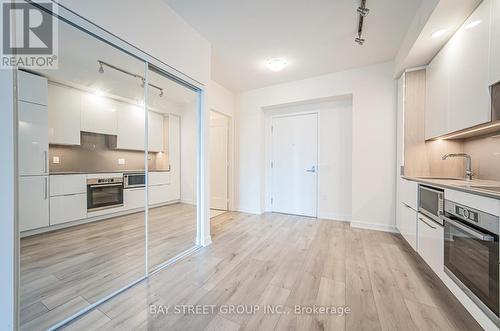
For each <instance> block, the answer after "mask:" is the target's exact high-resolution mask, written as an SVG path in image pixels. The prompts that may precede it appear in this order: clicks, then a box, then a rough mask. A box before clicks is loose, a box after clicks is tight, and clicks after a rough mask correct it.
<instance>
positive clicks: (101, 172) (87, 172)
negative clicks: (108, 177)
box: [49, 169, 170, 175]
mask: <svg viewBox="0 0 500 331" xmlns="http://www.w3.org/2000/svg"><path fill="white" fill-rule="evenodd" d="M144 171H145V170H144V169H142V170H137V169H127V170H123V169H120V170H117V169H114V170H92V171H50V172H49V175H79V174H83V175H84V174H113V173H119V174H126V173H137V172H144ZM149 172H170V169H149Z"/></svg>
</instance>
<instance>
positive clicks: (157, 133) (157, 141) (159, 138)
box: [148, 111, 163, 152]
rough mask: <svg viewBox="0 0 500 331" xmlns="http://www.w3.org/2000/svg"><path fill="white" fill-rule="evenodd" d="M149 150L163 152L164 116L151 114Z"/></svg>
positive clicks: (149, 119) (149, 121)
mask: <svg viewBox="0 0 500 331" xmlns="http://www.w3.org/2000/svg"><path fill="white" fill-rule="evenodd" d="M148 127H149V130H148V147H149V148H148V149H149V151H150V152H161V151H163V115H161V114H158V113H155V112H151V111H150V112H149V118H148Z"/></svg>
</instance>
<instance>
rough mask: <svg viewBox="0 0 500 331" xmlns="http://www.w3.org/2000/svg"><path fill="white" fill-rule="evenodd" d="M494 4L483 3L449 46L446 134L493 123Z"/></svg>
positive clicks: (489, 2)
mask: <svg viewBox="0 0 500 331" xmlns="http://www.w3.org/2000/svg"><path fill="white" fill-rule="evenodd" d="M491 3H492V1H491V0H484V1H483V2H482V3H481V4H480V5H479V6H478V8H477V9H476V10H475V11H474V12H473V13H472V14H471V15H470V16H469V18H468V19H467V20H466V21H465V23H464V24H463V25H462V27H461V28H460V29H459V30H458V31H457V32H456V33H455V35H453V37H452V38H451V39H450V41H449V42H448V44H447V45H446V47H447V48H448V50H447V54H448V56H447V57H446V59H447V62H448V70H449V106H448V111H449V116H448V128H447V132H455V131H459V130H462V129H466V128H469V127H472V126H475V125H479V124H483V123H486V122H489V121H490V120H491V107H490V103H491V101H490V94H489V88H488V87H489V83H488V81H489V66H488V63H489V55H490V54H489V43H490V12H491ZM492 60H493V59H492Z"/></svg>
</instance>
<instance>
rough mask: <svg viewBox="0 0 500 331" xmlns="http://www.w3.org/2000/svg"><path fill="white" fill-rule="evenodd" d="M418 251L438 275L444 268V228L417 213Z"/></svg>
mask: <svg viewBox="0 0 500 331" xmlns="http://www.w3.org/2000/svg"><path fill="white" fill-rule="evenodd" d="M417 229H418V230H417V232H418V245H417V246H418V253H419V255H420V256H421V257H422V258H423V259H424V261H425V262H426V263H427V264H428V265H429V267H431V269H432V270H433V271H434V272H435V273H436V274H437V275H438V276H439V277H441V275H442V274H443V272H444V271H443V268H444V237H443V236H444V229H443V227H442V226H441V225H440V224H437V223H436V222H434V221H432V220H431V219H429V218H428V217H426V216H424V215H422V214H420V213H419V214H418V228H417Z"/></svg>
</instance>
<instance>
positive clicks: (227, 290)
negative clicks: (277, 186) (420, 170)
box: [67, 212, 480, 330]
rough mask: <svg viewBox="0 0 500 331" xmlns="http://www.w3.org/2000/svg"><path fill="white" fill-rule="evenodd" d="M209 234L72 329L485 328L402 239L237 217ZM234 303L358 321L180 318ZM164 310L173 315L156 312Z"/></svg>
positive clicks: (281, 218)
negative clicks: (319, 310) (322, 310)
mask: <svg viewBox="0 0 500 331" xmlns="http://www.w3.org/2000/svg"><path fill="white" fill-rule="evenodd" d="M211 228H212V240H213V244H212V245H211V246H209V247H206V248H202V249H200V250H199V251H197V252H196V253H195V254H193V255H192V256H190V257H188V258H186V259H184V260H182V261H179V262H178V263H176V264H175V265H173V266H171V267H169V268H168V269H164V270H162V271H160V272H158V273H156V274H154V275H152V276H151V277H150V278H149V279H148V280H145V281H143V282H141V283H139V284H138V285H136V286H134V287H133V288H131V289H129V290H127V291H126V292H124V293H122V294H120V295H118V296H117V297H115V298H113V299H111V300H109V301H108V302H106V303H104V304H102V305H101V306H99V307H98V309H95V310H93V311H91V312H90V313H88V314H87V315H85V316H83V317H82V318H80V319H79V320H77V321H75V322H74V323H72V324H70V325H69V326H68V327H67V329H70V330H89V329H99V330H115V329H119V330H239V329H241V330H285V329H286V330H479V329H480V327H479V325H478V324H477V323H476V322H475V321H474V319H473V318H472V317H471V316H470V315H469V314H468V313H467V311H466V310H465V309H464V308H463V307H462V306H461V305H460V303H459V302H458V301H457V300H456V299H455V298H454V296H453V295H452V294H451V293H450V292H449V291H448V290H447V289H446V287H445V286H444V285H443V284H442V283H441V281H440V280H439V279H438V278H437V277H436V276H435V275H434V274H433V273H432V271H431V270H430V269H429V268H428V267H427V266H426V265H425V263H424V262H423V261H422V260H421V259H420V258H419V257H418V256H417V255H416V254H415V253H414V252H412V251H411V249H410V248H409V247H408V246H407V245H406V244H405V243H404V240H403V239H402V238H401V236H400V235H396V234H391V233H384V232H377V231H369V230H361V229H353V228H350V227H349V225H348V224H346V223H340V222H333V221H321V220H314V219H310V218H301V217H296V216H288V215H278V214H264V215H249V214H243V213H235V212H228V213H225V214H223V215H220V216H217V217H216V218H214V219H212V226H211ZM231 304H232V305H239V304H246V305H262V306H263V305H267V304H269V305H283V306H285V307H294V306H295V305H302V306H310V305H320V306H346V307H349V308H350V310H351V313H350V314H348V315H344V316H337V315H318V314H311V315H307V314H305V315H297V314H294V313H293V312H292V310H293V308H291V309H292V310H284V311H285V312H286V311H287V312H289V313H288V314H287V313H283V314H265V313H264V312H263V311H262V310H261V311H259V312H257V313H255V314H253V313H249V314H228V313H226V312H225V311H220V310H218V309H215V313H213V314H212V313H208V314H191V313H187V314H176V313H174V307H180V306H176V305H220V306H221V307H223V305H231ZM165 306H170V307H171V310H170V312H171V313H169V314H158V313H156V314H155V313H152V311H153V312H154V309H156V311H157V312H159V308H158V307H165ZM152 307H156V308H152ZM226 307H228V306H226ZM163 311H165V310H163Z"/></svg>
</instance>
